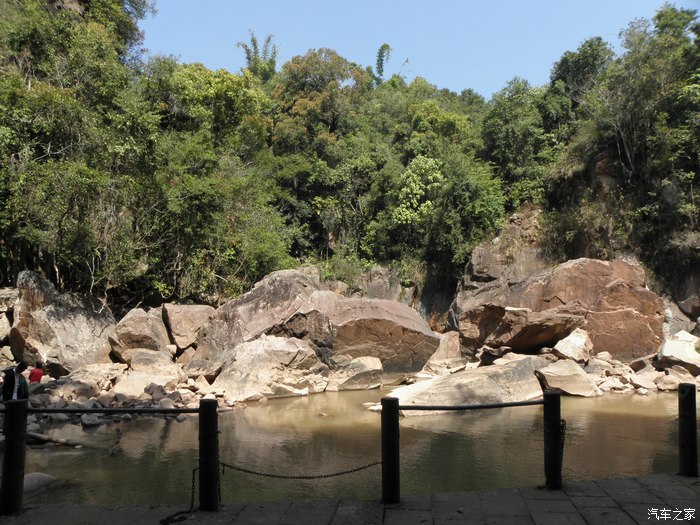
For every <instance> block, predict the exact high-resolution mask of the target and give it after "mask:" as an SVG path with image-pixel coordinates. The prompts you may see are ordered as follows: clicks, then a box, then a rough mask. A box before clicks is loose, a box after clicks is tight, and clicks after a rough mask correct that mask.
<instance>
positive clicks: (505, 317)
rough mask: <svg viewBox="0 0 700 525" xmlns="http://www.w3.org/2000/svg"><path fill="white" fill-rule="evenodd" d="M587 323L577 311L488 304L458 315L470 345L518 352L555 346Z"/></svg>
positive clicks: (466, 344)
mask: <svg viewBox="0 0 700 525" xmlns="http://www.w3.org/2000/svg"><path fill="white" fill-rule="evenodd" d="M584 324H585V319H584V317H583V316H581V315H576V314H575V313H568V312H563V313H562V312H559V311H557V310H547V311H544V312H533V311H532V310H530V309H529V308H511V307H505V306H499V305H495V304H485V305H481V306H478V307H476V308H474V309H472V310H469V311H467V312H465V313H464V314H463V315H462V316H461V317H460V318H459V332H460V334H461V339H462V343H463V344H464V345H465V346H467V347H471V348H480V347H482V346H484V345H487V346H490V347H492V348H499V347H504V346H507V347H509V348H511V349H512V350H513V351H515V352H534V351H536V350H538V349H540V348H542V347H551V346H554V345H555V344H556V343H557V342H558V341H559V340H561V339H563V338H565V337H566V336H568V335H569V334H570V333H571V332H572V331H573V330H574V329H576V328H578V327H580V326H583V325H584Z"/></svg>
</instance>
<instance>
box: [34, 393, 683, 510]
mask: <svg viewBox="0 0 700 525" xmlns="http://www.w3.org/2000/svg"><path fill="white" fill-rule="evenodd" d="M386 393H387V392H386V391H378V390H375V391H363V392H344V393H326V394H319V395H315V396H309V397H304V398H288V399H280V400H275V401H270V402H268V403H266V404H252V405H251V406H249V407H248V408H240V409H236V410H234V411H232V412H228V413H222V414H220V418H219V430H220V457H221V461H222V463H225V464H229V465H236V466H239V467H242V468H244V469H248V470H253V471H258V472H261V473H269V474H275V475H283V476H298V475H303V476H309V475H314V474H330V473H334V472H339V471H344V470H350V469H354V468H356V467H359V466H363V465H366V464H368V463H371V462H374V461H378V460H380V459H381V458H380V418H379V415H378V414H376V413H372V412H369V411H367V410H365V409H364V408H363V407H362V403H363V402H367V401H373V402H376V401H378V400H379V399H380V398H381V396H382V395H386ZM562 416H563V417H564V418H565V419H566V421H567V432H566V448H565V456H564V472H563V476H564V479H565V480H566V479H593V478H605V477H615V476H632V475H641V474H647V473H651V472H675V471H676V470H677V455H676V454H677V451H676V442H677V432H676V426H677V398H676V397H675V395H671V394H666V395H664V394H660V395H653V396H652V395H650V396H648V397H644V396H607V397H605V398H597V399H579V398H564V399H563V400H562ZM197 423H198V421H197V417H196V416H192V417H189V418H187V419H186V420H185V421H183V422H177V421H175V420H173V419H163V418H137V419H134V420H133V421H130V422H128V423H127V422H120V423H111V424H107V425H104V426H102V427H99V428H97V429H93V430H91V431H90V432H86V431H84V430H83V429H82V428H81V427H80V426H72V425H67V426H64V427H63V428H60V429H54V430H52V433H53V434H54V436H55V437H63V438H68V439H74V440H82V441H85V440H87V439H89V440H90V442H91V444H97V445H99V446H100V447H101V448H100V449H88V448H69V447H51V448H32V449H30V450H29V451H28V453H27V468H26V472H27V473H29V472H43V473H46V474H50V475H52V476H54V477H56V478H59V479H60V480H63V481H64V482H65V483H63V484H60V485H57V486H53V487H51V488H50V490H48V491H44V492H42V494H41V502H42V503H74V502H80V503H82V504H89V503H95V504H117V503H178V504H183V505H187V504H189V502H190V495H191V491H192V471H193V469H194V468H196V467H197V462H198V450H197V447H198V424H197ZM117 429H118V430H119V432H117ZM542 433H543V428H542V409H541V407H518V408H507V409H496V410H482V411H473V412H467V413H446V414H444V415H431V416H417V417H407V418H404V419H403V420H402V422H401V465H402V493H403V494H405V495H408V494H415V493H426V492H441V491H461V490H476V489H490V488H500V487H514V486H532V485H538V484H541V483H542V482H543V481H544V472H543V470H544V467H543V443H542ZM221 491H222V500H223V501H224V502H227V501H228V502H231V501H270V500H291V499H294V500H311V499H314V500H323V499H338V498H343V499H378V498H379V497H380V493H381V467H380V466H375V467H371V468H369V469H366V470H362V471H360V472H356V473H353V474H350V475H346V476H341V477H332V478H325V479H313V480H293V479H274V478H269V477H259V476H254V475H250V474H245V473H241V472H238V471H234V470H232V469H230V468H225V469H224V474H223V477H222V490H221ZM32 497H34V496H32Z"/></svg>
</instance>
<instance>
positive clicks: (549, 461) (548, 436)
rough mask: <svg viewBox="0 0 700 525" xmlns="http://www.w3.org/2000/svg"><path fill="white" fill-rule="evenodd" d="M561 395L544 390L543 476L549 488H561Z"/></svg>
mask: <svg viewBox="0 0 700 525" xmlns="http://www.w3.org/2000/svg"><path fill="white" fill-rule="evenodd" d="M561 432H562V429H561V397H560V395H559V392H555V391H552V390H546V391H545V392H544V477H545V486H546V487H547V488H548V489H550V490H557V489H561V488H562V483H561V467H562V458H563V452H564V450H563V445H562V435H561Z"/></svg>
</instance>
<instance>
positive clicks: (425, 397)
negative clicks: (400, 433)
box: [391, 356, 549, 416]
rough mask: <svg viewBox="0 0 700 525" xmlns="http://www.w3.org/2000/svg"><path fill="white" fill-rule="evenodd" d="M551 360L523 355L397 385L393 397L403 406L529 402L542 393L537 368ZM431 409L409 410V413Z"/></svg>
mask: <svg viewBox="0 0 700 525" xmlns="http://www.w3.org/2000/svg"><path fill="white" fill-rule="evenodd" d="M548 364H549V361H548V360H547V359H545V358H543V357H539V356H522V357H520V358H518V359H514V360H512V361H509V362H507V363H506V364H503V365H491V366H484V367H479V368H472V369H467V370H462V371H460V372H456V373H454V374H451V375H448V376H439V377H436V378H433V379H429V380H426V381H420V382H418V383H414V384H412V385H408V386H403V387H399V388H396V389H395V390H393V391H392V392H391V396H392V397H396V398H398V399H399V404H401V405H428V406H446V405H476V404H489V403H510V402H516V401H529V400H531V399H537V398H538V397H540V396H541V395H542V388H541V387H540V383H539V381H538V380H537V377H535V370H537V369H538V368H542V367H545V366H547V365H548ZM426 413H428V412H424V411H415V410H407V411H405V412H404V415H406V416H414V415H421V414H426Z"/></svg>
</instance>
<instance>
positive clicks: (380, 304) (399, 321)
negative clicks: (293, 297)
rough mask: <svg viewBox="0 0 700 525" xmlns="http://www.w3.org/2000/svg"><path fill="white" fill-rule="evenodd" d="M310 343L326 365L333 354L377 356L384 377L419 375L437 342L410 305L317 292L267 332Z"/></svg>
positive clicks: (435, 336) (437, 338)
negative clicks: (390, 375) (394, 373)
mask: <svg viewBox="0 0 700 525" xmlns="http://www.w3.org/2000/svg"><path fill="white" fill-rule="evenodd" d="M271 333H284V334H285V335H291V336H294V337H301V338H304V339H307V340H309V341H311V342H312V343H313V344H314V345H315V347H316V348H317V349H318V352H319V355H321V356H322V357H323V358H324V360H325V361H326V362H328V360H329V359H331V358H332V357H333V356H335V355H342V354H347V355H349V356H351V357H353V358H355V357H363V356H369V357H377V358H379V359H380V360H381V362H382V365H383V367H384V371H385V372H417V371H419V370H421V369H422V368H423V366H424V365H425V363H426V362H427V361H428V359H429V358H430V356H432V355H433V353H434V352H435V351H436V350H437V348H438V346H439V344H440V338H439V337H438V335H437V334H436V333H435V332H433V331H432V330H431V329H430V327H429V326H428V324H427V323H426V321H425V320H424V319H423V318H422V317H421V316H420V315H419V314H418V313H417V312H416V311H415V310H413V309H412V308H410V307H409V306H407V305H405V304H402V303H397V302H395V301H388V300H384V299H363V298H343V297H340V296H338V295H337V294H334V293H333V292H324V291H317V292H314V293H313V294H311V296H310V297H309V298H308V300H307V301H306V302H305V303H304V304H303V305H301V307H300V308H299V309H298V311H297V312H295V313H294V315H292V316H290V318H289V319H287V320H285V322H283V323H280V324H279V325H278V326H276V327H274V328H273V329H271Z"/></svg>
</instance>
